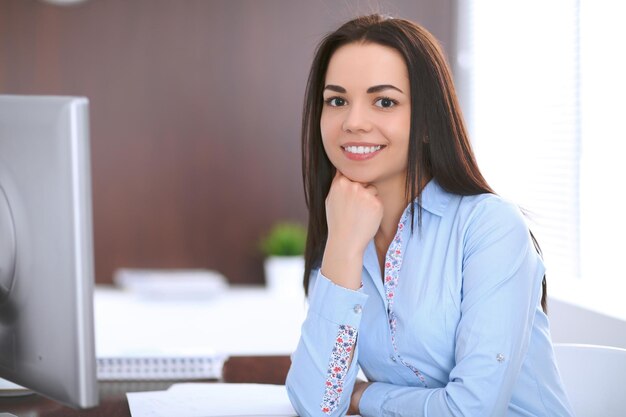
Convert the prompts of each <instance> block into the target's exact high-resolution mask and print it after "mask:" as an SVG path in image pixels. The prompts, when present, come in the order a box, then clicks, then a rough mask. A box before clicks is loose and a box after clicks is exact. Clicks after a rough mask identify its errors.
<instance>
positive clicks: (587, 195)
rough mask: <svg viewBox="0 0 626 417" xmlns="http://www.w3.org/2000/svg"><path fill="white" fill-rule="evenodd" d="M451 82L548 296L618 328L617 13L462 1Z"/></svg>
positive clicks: (624, 82) (621, 281)
mask: <svg viewBox="0 0 626 417" xmlns="http://www.w3.org/2000/svg"><path fill="white" fill-rule="evenodd" d="M458 16H459V32H458V45H459V48H458V56H457V59H456V62H455V75H456V78H457V85H458V88H459V95H460V97H461V103H462V106H463V108H464V111H465V116H466V119H467V120H468V126H469V129H470V136H471V138H472V142H473V145H474V150H475V152H476V157H477V159H478V163H479V165H480V167H481V169H482V170H483V174H484V175H485V177H486V178H487V181H488V182H489V183H490V184H491V185H492V187H493V188H494V189H495V190H496V192H498V193H499V194H501V195H502V196H504V197H505V198H508V199H510V200H512V201H514V202H515V203H517V204H518V205H519V206H520V207H521V208H523V209H525V210H527V213H528V217H527V218H528V220H529V225H530V227H531V230H533V233H535V236H536V237H537V239H538V241H539V243H540V245H541V247H542V249H543V251H544V259H545V262H546V266H547V276H548V292H549V295H550V296H551V297H556V298H561V299H564V300H565V301H569V302H574V303H576V304H579V305H583V306H585V307H587V308H590V309H593V310H596V311H599V312H603V313H607V314H610V315H613V316H617V317H621V318H624V319H626V304H624V303H623V300H622V298H623V294H624V293H626V291H625V290H626V272H625V270H626V268H624V267H623V266H622V265H621V258H622V257H625V256H626V206H622V205H621V204H620V203H621V201H622V200H623V199H622V198H621V194H622V186H621V182H622V181H625V180H626V128H624V127H622V125H623V124H624V123H623V122H622V120H626V104H624V103H625V102H626V58H625V57H624V56H625V55H624V54H623V52H621V51H622V50H623V47H624V46H623V44H622V43H623V40H624V39H626V26H624V25H623V24H622V21H623V20H624V18H626V5H624V3H622V2H612V1H608V0H601V1H598V0H579V1H574V0H553V1H550V2H545V1H538V0H531V1H525V2H500V1H496V0H482V1H468V2H459V14H458Z"/></svg>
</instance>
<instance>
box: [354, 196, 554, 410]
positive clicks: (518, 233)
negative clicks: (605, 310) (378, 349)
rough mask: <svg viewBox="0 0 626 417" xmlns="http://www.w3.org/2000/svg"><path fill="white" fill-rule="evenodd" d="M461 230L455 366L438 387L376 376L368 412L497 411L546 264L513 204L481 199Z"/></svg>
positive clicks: (513, 375)
mask: <svg viewBox="0 0 626 417" xmlns="http://www.w3.org/2000/svg"><path fill="white" fill-rule="evenodd" d="M467 224H468V226H467V227H466V228H465V234H464V236H463V239H464V242H463V243H464V249H463V263H462V280H463V281H462V294H461V306H460V308H461V318H460V321H459V323H458V327H457V331H456V346H455V366H454V368H453V369H452V370H451V372H450V375H449V380H448V383H447V385H446V386H445V387H443V388H434V389H428V388H421V387H400V386H395V385H391V384H387V383H380V382H375V383H374V384H372V385H370V386H369V387H368V388H367V389H366V390H365V392H364V393H363V396H362V397H361V402H360V411H361V414H362V415H363V416H365V417H368V416H407V417H408V416H425V417H448V416H454V417H460V416H484V417H488V416H494V417H495V416H503V415H506V412H507V408H508V405H509V402H510V399H511V395H512V391H513V387H514V385H515V381H516V379H517V376H518V374H519V372H520V369H521V366H522V362H523V360H524V357H525V355H526V352H527V349H528V344H529V341H530V334H531V330H532V325H533V317H534V313H535V310H536V309H537V308H538V303H539V295H540V292H541V280H542V277H543V275H544V272H545V269H544V266H543V262H542V260H541V258H540V257H539V255H538V254H537V252H536V251H535V249H534V246H533V244H532V241H531V238H530V233H529V230H528V227H527V225H526V223H525V221H524V218H523V217H522V215H521V213H520V211H519V209H518V208H517V207H516V206H514V205H512V204H510V203H508V202H506V201H505V200H501V199H496V198H493V199H488V200H485V201H483V202H482V203H481V204H480V205H479V206H478V207H477V208H476V209H474V212H473V215H472V217H471V219H470V220H469V222H468V223H467Z"/></svg>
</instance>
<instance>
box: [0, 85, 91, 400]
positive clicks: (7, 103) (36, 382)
mask: <svg viewBox="0 0 626 417" xmlns="http://www.w3.org/2000/svg"><path fill="white" fill-rule="evenodd" d="M88 111H89V103H88V100H87V99H85V98H80V97H44V96H10V95H0V377H1V378H5V379H7V380H9V381H12V382H14V383H16V384H19V385H22V386H24V387H27V388H29V389H31V390H33V391H35V392H37V393H40V394H42V395H44V396H46V397H48V398H51V399H53V400H55V401H58V402H60V403H63V404H66V405H69V406H72V407H91V406H94V405H96V404H97V403H98V385H97V379H96V360H95V346H94V329H93V323H94V320H93V285H94V270H93V243H92V241H93V239H92V218H91V176H90V162H89V118H88V116H89V112H88Z"/></svg>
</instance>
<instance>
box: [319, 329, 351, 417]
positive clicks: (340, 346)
mask: <svg viewBox="0 0 626 417" xmlns="http://www.w3.org/2000/svg"><path fill="white" fill-rule="evenodd" d="M356 335H357V331H356V330H355V329H354V327H352V326H348V325H340V326H339V333H338V334H337V339H336V341H335V346H334V347H333V352H332V354H331V356H330V361H329V363H328V371H327V372H326V390H325V392H324V398H323V399H322V404H321V408H322V412H323V413H324V414H330V413H332V412H333V411H334V410H335V408H337V406H338V405H339V399H340V397H341V393H342V392H343V381H344V378H345V376H346V374H347V373H348V365H349V363H348V362H349V361H350V354H351V353H352V348H353V346H354V343H355V341H356Z"/></svg>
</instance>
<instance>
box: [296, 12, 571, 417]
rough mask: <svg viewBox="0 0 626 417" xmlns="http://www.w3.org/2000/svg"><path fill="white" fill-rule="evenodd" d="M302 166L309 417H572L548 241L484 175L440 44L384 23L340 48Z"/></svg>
mask: <svg viewBox="0 0 626 417" xmlns="http://www.w3.org/2000/svg"><path fill="white" fill-rule="evenodd" d="M302 152H303V154H302V161H303V167H302V168H303V178H304V186H305V195H306V200H307V206H308V208H309V227H308V235H307V247H306V254H305V262H306V265H305V269H306V270H305V276H304V286H305V289H306V290H307V291H308V295H309V305H310V307H309V312H308V315H307V318H306V320H305V322H304V324H303V326H302V336H301V339H300V343H299V345H298V348H297V349H296V351H295V352H294V354H293V356H292V365H291V369H290V371H289V374H288V377H287V389H288V393H289V396H290V399H291V401H292V403H293V405H294V407H295V409H296V411H297V412H298V414H299V415H302V416H314V415H333V416H338V415H344V414H346V412H348V413H360V414H361V415H363V416H381V415H394V416H427V415H430V416H438V417H439V416H481V417H482V416H505V415H506V416H527V415H534V416H546V417H547V416H570V415H571V411H570V406H569V403H568V399H567V396H566V394H565V392H564V391H563V387H562V383H561V380H560V376H559V373H558V370H557V369H556V366H555V361H554V353H553V349H552V344H551V340H550V332H549V326H548V320H547V316H546V314H545V294H546V291H545V268H544V265H543V261H542V259H541V256H540V254H539V253H538V249H537V248H538V247H537V244H536V241H535V240H534V237H533V236H532V234H531V233H530V231H529V229H528V227H527V225H526V223H525V220H524V218H523V216H522V214H521V213H520V211H519V209H518V208H517V206H515V205H514V204H512V203H511V202H508V201H506V200H504V199H502V198H501V197H499V196H498V195H496V194H495V193H494V191H493V190H492V189H491V187H490V186H489V185H488V184H487V182H486V181H485V179H484V178H483V176H482V175H481V173H480V170H479V168H478V166H477V164H476V160H475V158H474V154H473V151H472V149H471V146H470V142H469V139H468V135H467V133H466V129H465V126H464V123H463V119H462V116H461V113H460V110H459V105H458V102H457V99H456V94H455V90H454V86H453V83H452V78H451V76H450V71H449V69H448V66H447V64H446V62H445V59H444V58H443V53H442V51H441V49H440V47H439V46H438V44H437V41H436V40H435V39H434V38H433V36H432V35H431V34H430V33H429V32H427V31H426V30H425V29H423V28H422V27H420V26H418V25H416V24H414V23H412V22H409V21H406V20H402V19H390V18H385V17H381V16H378V15H372V16H366V17H361V18H357V19H354V20H352V21H350V22H347V23H346V24H344V25H343V26H341V27H340V28H339V29H338V30H337V31H335V32H333V33H331V34H329V35H328V36H327V37H326V38H325V39H324V40H323V41H322V43H321V44H320V46H319V47H318V50H317V53H316V56H315V59H314V61H313V65H312V68H311V72H310V75H309V80H308V85H307V90H306V98H305V107H304V112H303V128H302ZM416 211H417V213H418V222H417V223H418V230H417V231H415V230H414V229H415V227H414V217H415V216H414V215H415V212H416ZM542 307H543V308H542ZM359 366H360V367H361V369H362V370H363V372H364V374H365V375H366V376H367V379H368V382H365V381H359V380H357V379H356V375H357V372H358V368H359Z"/></svg>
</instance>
